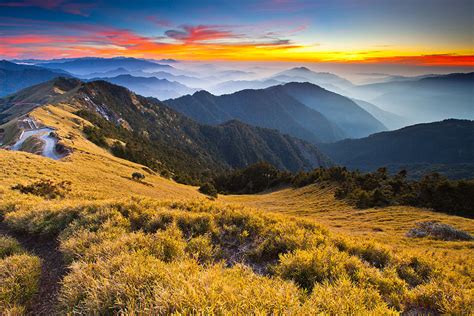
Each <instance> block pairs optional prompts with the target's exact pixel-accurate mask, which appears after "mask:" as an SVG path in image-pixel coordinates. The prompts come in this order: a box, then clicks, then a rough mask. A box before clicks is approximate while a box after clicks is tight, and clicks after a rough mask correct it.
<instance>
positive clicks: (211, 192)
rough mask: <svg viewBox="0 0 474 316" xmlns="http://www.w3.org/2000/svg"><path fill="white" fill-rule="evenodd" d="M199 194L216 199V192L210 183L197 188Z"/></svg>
mask: <svg viewBox="0 0 474 316" xmlns="http://www.w3.org/2000/svg"><path fill="white" fill-rule="evenodd" d="M199 192H201V193H202V194H206V195H209V196H212V197H215V198H216V197H217V190H216V188H215V187H214V185H213V184H212V183H209V182H206V183H204V184H203V185H201V186H200V187H199Z"/></svg>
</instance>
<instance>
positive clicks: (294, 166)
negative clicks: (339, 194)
mask: <svg viewBox="0 0 474 316" xmlns="http://www.w3.org/2000/svg"><path fill="white" fill-rule="evenodd" d="M35 91H36V92H40V93H38V94H36V95H35V94H34V92H35ZM45 95H46V96H48V97H45ZM24 100H28V102H31V103H33V104H36V106H40V105H41V104H46V103H48V104H50V103H61V104H68V105H70V106H72V107H74V108H76V109H77V110H78V111H79V110H82V111H86V113H92V114H93V115H95V116H97V117H98V118H97V120H98V121H97V122H102V123H101V124H103V126H108V125H107V124H109V125H110V124H113V125H112V126H115V127H114V129H117V128H119V129H120V131H118V132H117V131H115V132H114V133H118V134H117V135H119V136H120V135H122V136H123V137H125V139H127V140H128V142H133V143H134V144H135V145H134V146H145V147H144V150H146V151H147V152H148V153H147V154H146V155H147V157H155V158H149V159H152V160H153V159H158V160H159V161H161V162H162V163H163V164H165V165H167V166H168V167H169V168H170V169H172V170H175V171H176V170H188V171H189V174H190V175H194V176H196V177H198V176H197V175H198V174H202V173H205V172H216V171H219V170H225V169H229V168H240V167H243V166H246V165H247V164H250V163H255V162H258V161H260V160H265V161H267V162H269V163H271V164H274V165H275V166H276V167H278V168H281V169H285V170H290V171H298V170H308V169H311V168H314V167H317V166H324V165H327V164H329V163H330V162H329V160H328V159H327V158H326V157H325V156H324V155H323V154H321V152H319V150H318V149H317V148H316V147H315V146H314V145H311V144H309V143H307V142H304V141H301V140H299V139H296V138H294V137H291V136H288V135H283V134H281V133H279V132H278V131H276V130H270V129H264V128H258V127H253V126H249V125H247V124H244V123H241V122H238V121H235V120H234V121H231V122H226V123H224V124H221V125H219V126H209V125H202V124H198V123H196V122H195V121H193V120H191V119H189V118H187V117H186V116H184V115H182V114H180V113H178V112H175V111H174V110H172V109H171V108H169V107H168V106H166V105H165V104H163V103H161V102H160V101H158V100H156V99H152V98H145V97H142V96H140V95H136V94H134V93H132V92H130V91H129V90H128V89H126V88H123V87H120V86H117V85H114V84H111V83H108V82H106V81H93V82H88V83H84V82H81V81H79V80H76V79H66V78H59V79H56V80H54V81H50V82H46V83H43V84H40V85H37V86H34V87H30V88H28V89H27V90H24V91H20V92H19V93H18V94H17V95H16V96H12V97H11V98H10V99H9V100H2V102H3V106H2V107H1V108H0V109H3V110H4V111H8V112H9V113H11V114H12V115H14V113H15V112H18V111H19V112H21V113H20V114H24V112H23V111H22V110H21V109H22V108H23V106H22V104H23V102H24ZM8 102H10V103H8ZM0 104H1V103H0ZM30 110H31V108H30ZM0 113H1V112H0ZM92 114H91V115H92ZM107 122H108V123H107ZM115 137H117V136H115ZM130 150H131V149H130ZM140 159H141V158H140ZM152 160H150V161H152Z"/></svg>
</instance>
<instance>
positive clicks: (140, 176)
mask: <svg viewBox="0 0 474 316" xmlns="http://www.w3.org/2000/svg"><path fill="white" fill-rule="evenodd" d="M132 179H133V180H135V181H141V180H143V179H145V175H144V174H143V173H140V172H134V173H132Z"/></svg>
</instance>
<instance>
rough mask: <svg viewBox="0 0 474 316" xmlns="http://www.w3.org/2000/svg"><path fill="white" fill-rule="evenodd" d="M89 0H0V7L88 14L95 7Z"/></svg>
mask: <svg viewBox="0 0 474 316" xmlns="http://www.w3.org/2000/svg"><path fill="white" fill-rule="evenodd" d="M95 6H96V5H95V3H91V2H87V3H86V2H72V1H65V0H18V1H4V2H0V7H12V8H26V7H34V8H40V9H44V10H53V11H61V12H64V13H69V14H75V15H81V16H88V15H89V14H90V10H91V9H93V8H94V7H95Z"/></svg>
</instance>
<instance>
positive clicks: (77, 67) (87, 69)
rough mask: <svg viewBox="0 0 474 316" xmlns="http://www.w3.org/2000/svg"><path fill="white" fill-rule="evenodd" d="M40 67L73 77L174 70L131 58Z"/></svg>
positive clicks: (80, 61) (84, 60) (84, 59)
mask: <svg viewBox="0 0 474 316" xmlns="http://www.w3.org/2000/svg"><path fill="white" fill-rule="evenodd" d="M41 66H42V67H45V68H53V69H62V70H65V71H68V72H70V73H72V74H75V75H86V74H89V73H94V72H106V71H111V70H114V69H117V68H125V69H127V70H144V69H150V70H170V69H174V68H173V67H172V66H170V65H166V64H158V63H156V62H152V61H148V60H143V59H137V58H132V57H115V58H98V57H84V58H77V59H72V60H67V61H64V62H44V63H41Z"/></svg>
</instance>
